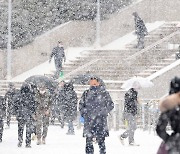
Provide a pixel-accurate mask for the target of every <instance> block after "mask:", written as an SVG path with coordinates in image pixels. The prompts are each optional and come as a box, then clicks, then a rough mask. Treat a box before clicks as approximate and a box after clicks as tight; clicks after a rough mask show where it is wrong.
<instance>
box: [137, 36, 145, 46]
mask: <svg viewBox="0 0 180 154" xmlns="http://www.w3.org/2000/svg"><path fill="white" fill-rule="evenodd" d="M137 40H138V44H137V48H139V49H143V48H144V35H137Z"/></svg>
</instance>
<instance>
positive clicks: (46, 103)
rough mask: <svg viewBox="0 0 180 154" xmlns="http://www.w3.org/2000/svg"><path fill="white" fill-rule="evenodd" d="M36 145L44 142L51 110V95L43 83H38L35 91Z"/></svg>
mask: <svg viewBox="0 0 180 154" xmlns="http://www.w3.org/2000/svg"><path fill="white" fill-rule="evenodd" d="M35 102H36V113H35V114H36V115H35V119H36V135H37V145H40V144H41V143H42V144H46V137H47V133H48V127H49V117H50V111H51V104H52V103H51V96H50V93H49V91H48V90H47V89H46V87H45V85H39V87H38V90H37V91H36V93H35Z"/></svg>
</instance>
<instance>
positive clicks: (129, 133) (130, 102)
mask: <svg viewBox="0 0 180 154" xmlns="http://www.w3.org/2000/svg"><path fill="white" fill-rule="evenodd" d="M137 95H138V92H137V91H136V90H135V88H130V89H129V90H128V91H127V92H126V93H125V96H124V99H125V101H124V118H125V119H126V120H127V122H128V128H127V130H126V131H125V132H124V133H123V134H121V136H120V140H121V143H122V144H124V139H125V138H127V137H128V139H129V145H136V144H135V142H134V132H135V130H136V115H137V103H138V100H137Z"/></svg>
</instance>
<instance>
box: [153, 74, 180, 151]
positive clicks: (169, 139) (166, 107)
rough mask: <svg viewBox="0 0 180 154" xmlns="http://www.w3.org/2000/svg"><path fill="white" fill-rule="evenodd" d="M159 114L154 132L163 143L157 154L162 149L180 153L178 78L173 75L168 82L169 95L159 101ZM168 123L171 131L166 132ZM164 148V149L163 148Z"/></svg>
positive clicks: (179, 92) (179, 84)
mask: <svg viewBox="0 0 180 154" xmlns="http://www.w3.org/2000/svg"><path fill="white" fill-rule="evenodd" d="M160 110H161V114H160V116H159V119H158V123H157V126H156V132H157V134H158V135H159V137H160V138H162V140H163V143H162V145H163V146H161V147H160V148H159V150H158V154H162V150H164V151H166V152H167V153H168V154H179V153H180V78H179V77H174V78H173V79H172V80H171V83H170V91H169V96H167V97H165V98H164V99H163V100H162V101H161V102H160ZM168 124H170V126H171V129H172V133H168V132H167V131H166V128H167V126H168ZM163 148H164V149H163Z"/></svg>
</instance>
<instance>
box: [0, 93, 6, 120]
mask: <svg viewBox="0 0 180 154" xmlns="http://www.w3.org/2000/svg"><path fill="white" fill-rule="evenodd" d="M5 114H6V103H5V100H4V97H3V96H0V120H2V119H3V118H4V117H5Z"/></svg>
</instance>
